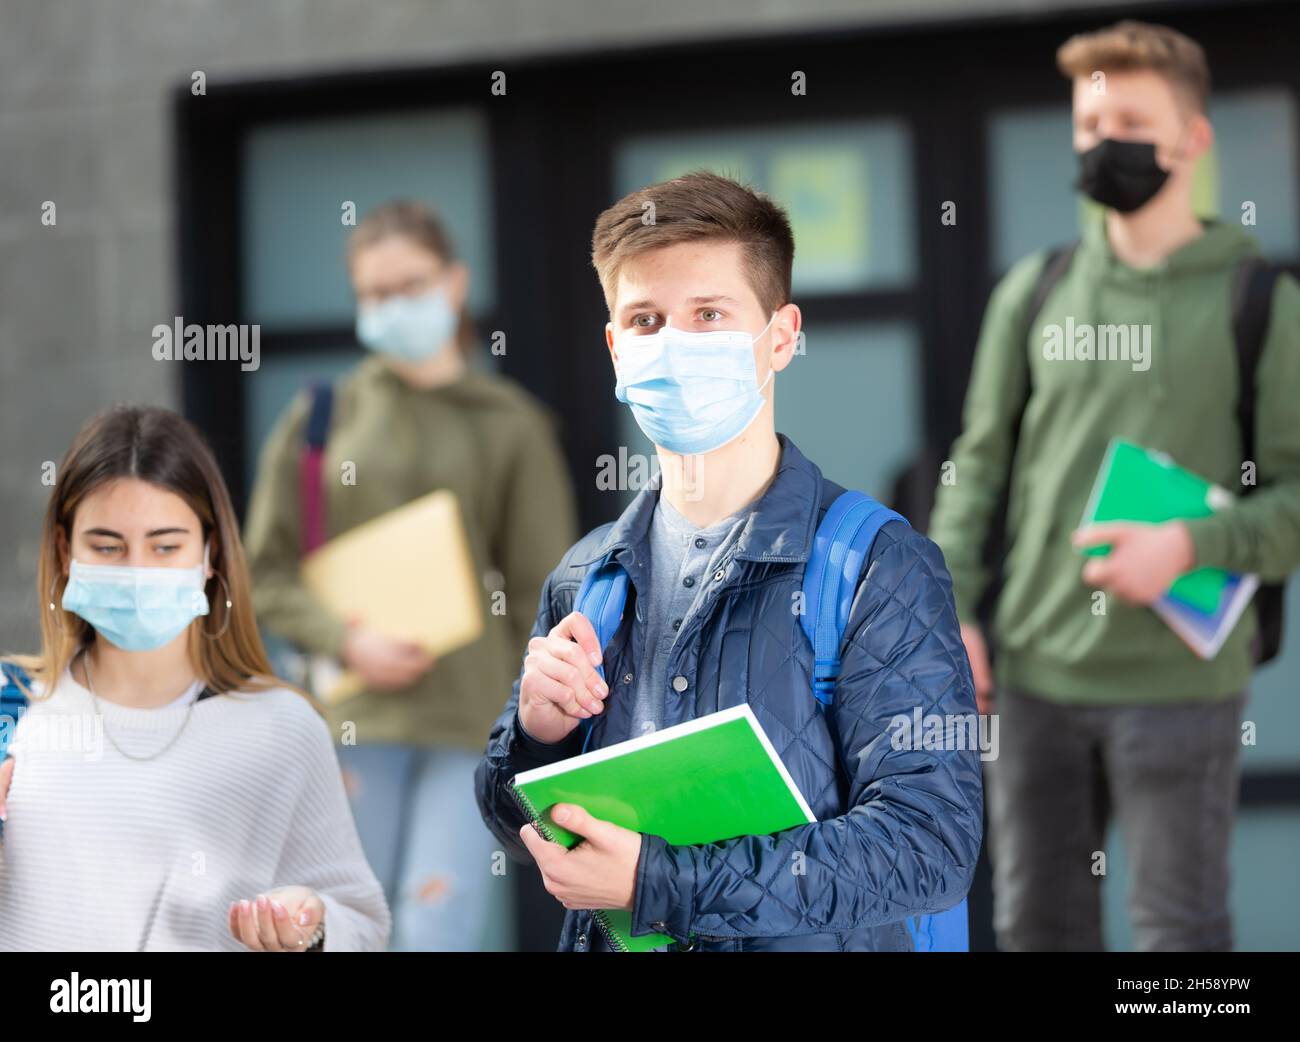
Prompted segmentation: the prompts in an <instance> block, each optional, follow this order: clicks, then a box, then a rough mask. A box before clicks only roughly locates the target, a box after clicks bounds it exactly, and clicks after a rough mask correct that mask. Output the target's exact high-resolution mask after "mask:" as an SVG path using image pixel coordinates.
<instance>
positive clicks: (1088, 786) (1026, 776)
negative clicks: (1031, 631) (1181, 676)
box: [985, 690, 1246, 951]
mask: <svg viewBox="0 0 1300 1042" xmlns="http://www.w3.org/2000/svg"><path fill="white" fill-rule="evenodd" d="M1245 704H1246V695H1245V694H1239V695H1236V696H1234V697H1232V698H1228V699H1225V700H1221V701H1205V702H1179V703H1175V704H1169V705H1124V706H1092V705H1089V706H1079V705H1061V704H1059V703H1055V702H1051V701H1048V700H1046V699H1043V698H1038V697H1035V696H1034V695H1032V694H1030V693H1028V692H1017V691H1007V690H1000V691H999V692H998V693H997V697H996V701H995V703H994V711H995V712H997V713H998V716H999V720H998V725H999V752H998V757H997V759H996V760H991V761H989V762H988V763H987V764H986V765H985V772H986V793H987V796H988V808H989V834H990V836H989V838H990V847H989V856H990V859H991V861H992V863H993V898H994V899H993V909H994V916H993V918H994V928H995V930H996V932H997V941H998V947H999V949H1001V950H1003V951H1100V950H1103V944H1102V935H1101V882H1102V875H1101V874H1100V873H1099V872H1098V871H1097V867H1098V866H1099V865H1101V864H1102V863H1103V862H1102V861H1101V859H1099V858H1098V857H1097V855H1098V854H1099V853H1102V852H1104V849H1105V837H1106V828H1107V824H1108V822H1109V819H1110V815H1111V811H1112V809H1113V810H1114V811H1115V813H1116V816H1117V818H1118V820H1119V824H1120V827H1121V829H1122V830H1123V836H1124V848H1125V851H1126V852H1127V854H1128V860H1129V866H1130V879H1129V890H1128V909H1129V916H1130V920H1131V923H1132V928H1133V935H1134V941H1135V947H1136V948H1137V949H1138V950H1139V951H1230V950H1231V949H1232V921H1231V916H1230V914H1229V911H1228V881H1229V868H1228V858H1229V847H1230V843H1231V838H1232V825H1233V821H1234V819H1235V815H1236V807H1237V792H1238V784H1239V774H1238V763H1239V759H1240V753H1241V721H1242V713H1243V710H1244V707H1245Z"/></svg>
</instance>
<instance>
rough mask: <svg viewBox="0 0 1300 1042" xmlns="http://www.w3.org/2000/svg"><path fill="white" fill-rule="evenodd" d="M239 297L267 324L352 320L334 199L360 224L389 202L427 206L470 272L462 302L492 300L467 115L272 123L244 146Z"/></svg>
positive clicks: (483, 200)
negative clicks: (404, 200)
mask: <svg viewBox="0 0 1300 1042" xmlns="http://www.w3.org/2000/svg"><path fill="white" fill-rule="evenodd" d="M244 172H245V177H244V212H243V253H244V263H243V274H244V285H243V292H244V301H245V305H246V311H247V314H248V317H249V321H252V322H259V323H261V324H262V325H263V326H265V327H266V328H268V329H284V328H290V327H295V326H298V327H301V326H322V325H332V324H337V325H350V324H351V322H352V316H353V307H354V302H353V298H352V291H351V288H350V287H349V285H348V278H347V270H346V266H345V260H344V257H345V247H346V243H347V236H348V232H349V231H351V228H350V227H349V226H345V225H344V224H343V210H342V207H343V204H344V203H345V202H352V203H355V204H356V216H357V219H358V220H359V219H360V218H361V217H363V216H365V214H366V212H367V211H368V210H370V209H372V208H373V207H375V206H377V205H378V204H380V203H383V202H387V201H388V200H390V199H396V198H409V199H415V200H417V201H419V202H424V203H428V204H430V205H432V206H433V207H434V208H435V209H436V210H438V212H439V213H440V214H441V215H442V217H443V219H444V220H445V221H446V223H447V226H448V228H449V230H450V232H451V235H452V239H453V241H454V243H455V245H456V249H457V251H458V252H459V253H460V255H461V256H462V258H463V259H464V260H465V262H466V263H467V264H468V266H469V269H470V274H471V279H470V298H469V306H470V308H471V310H474V311H482V310H483V309H484V308H487V307H490V306H491V305H492V302H493V299H494V295H495V292H494V284H493V279H494V269H493V250H492V220H491V214H490V209H489V203H490V200H489V197H488V185H489V182H490V178H489V176H488V155H487V133H486V130H485V127H484V122H483V119H482V117H481V116H480V115H479V114H478V113H476V112H472V111H454V112H436V113H418V114H413V115H406V114H403V115H390V116H383V117H370V118H366V119H344V120H321V121H313V122H309V123H293V124H289V123H277V124H272V125H269V126H264V127H258V128H256V129H255V130H254V131H253V132H252V133H251V134H250V135H249V137H248V140H247V142H246V144H245V159H244Z"/></svg>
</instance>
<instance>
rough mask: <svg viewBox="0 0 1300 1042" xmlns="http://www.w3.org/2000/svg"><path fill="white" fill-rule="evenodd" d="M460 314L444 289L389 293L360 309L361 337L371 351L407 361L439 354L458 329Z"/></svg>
mask: <svg viewBox="0 0 1300 1042" xmlns="http://www.w3.org/2000/svg"><path fill="white" fill-rule="evenodd" d="M456 323H457V315H456V311H455V309H454V308H453V307H452V306H451V301H450V300H449V299H448V297H447V294H446V292H445V291H444V290H442V289H434V290H430V291H429V292H428V293H422V294H420V295H419V296H416V297H401V296H395V297H389V298H388V299H387V300H384V301H382V302H381V303H379V304H370V305H366V306H365V307H362V308H360V309H358V311H357V339H358V340H359V341H361V343H362V345H363V346H364V347H366V348H368V349H369V350H371V351H375V352H378V353H379V354H383V355H388V356H390V357H392V358H397V359H400V360H402V361H404V362H423V361H424V360H425V359H427V358H432V357H433V356H434V355H436V354H438V352H440V351H441V350H442V349H443V347H444V346H446V344H447V343H448V342H449V341H450V340H451V337H452V334H453V333H455V332H456Z"/></svg>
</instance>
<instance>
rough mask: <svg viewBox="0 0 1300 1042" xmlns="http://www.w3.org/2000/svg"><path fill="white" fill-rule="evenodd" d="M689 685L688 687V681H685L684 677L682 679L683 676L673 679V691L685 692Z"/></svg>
mask: <svg viewBox="0 0 1300 1042" xmlns="http://www.w3.org/2000/svg"><path fill="white" fill-rule="evenodd" d="M689 685H690V681H689V680H687V679H686V678H685V677H683V676H676V677H673V690H674V691H685V690H686V688H687V687H688V686H689Z"/></svg>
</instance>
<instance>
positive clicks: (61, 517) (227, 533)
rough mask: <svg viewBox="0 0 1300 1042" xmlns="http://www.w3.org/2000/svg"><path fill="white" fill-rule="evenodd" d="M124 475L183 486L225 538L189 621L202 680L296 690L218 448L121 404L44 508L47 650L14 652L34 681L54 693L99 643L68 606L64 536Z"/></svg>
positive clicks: (95, 427) (207, 524)
mask: <svg viewBox="0 0 1300 1042" xmlns="http://www.w3.org/2000/svg"><path fill="white" fill-rule="evenodd" d="M120 478H135V479H137V480H140V481H147V482H149V484H151V485H156V486H157V487H158V488H162V489H166V490H167V491H168V492H174V493H175V494H176V495H178V496H180V497H181V498H182V499H183V500H185V502H186V503H187V504H188V505H189V507H190V509H191V510H193V511H194V513H195V514H197V515H198V518H199V520H200V521H201V522H202V528H203V539H204V542H205V544H206V543H207V542H208V541H209V540H211V539H212V536H213V534H214V533H215V535H216V539H215V545H214V546H213V547H212V551H213V552H212V556H211V559H210V564H211V565H212V578H211V579H209V580H208V582H207V585H206V587H205V592H206V593H207V597H208V604H209V606H210V611H209V613H208V614H207V615H200V616H199V617H198V618H196V619H195V620H194V622H192V623H191V624H190V628H189V637H188V646H189V653H190V661H191V663H193V666H194V671H195V673H196V674H197V675H198V676H199V678H200V679H201V680H202V681H203V683H204V684H206V685H207V686H208V688H209V689H211V690H212V691H213V692H214V693H216V694H224V693H225V692H227V691H265V690H267V689H269V688H272V687H288V688H290V689H291V690H297V689H296V688H294V687H293V686H292V685H290V684H286V683H284V682H283V681H281V680H278V679H277V678H276V677H275V675H274V674H273V673H272V670H271V663H270V660H269V659H268V658H267V654H266V648H265V646H264V645H263V644H262V638H261V635H260V634H259V633H258V630H257V621H256V618H255V616H254V613H253V602H252V597H251V595H250V585H251V584H250V580H249V575H248V565H247V563H246V562H245V560H244V550H243V546H242V545H241V544H240V541H239V525H238V523H237V522H236V520H235V511H234V509H233V508H232V507H231V505H230V494H229V493H228V492H227V491H226V483H225V481H224V480H223V479H222V477H221V471H220V469H219V468H218V467H217V461H216V459H215V458H214V457H213V455H212V450H211V449H210V448H208V445H207V442H206V441H205V440H204V439H203V436H202V435H201V434H200V433H199V432H198V431H197V430H196V429H195V428H194V426H193V425H192V424H190V423H189V422H188V421H187V420H185V419H184V418H182V417H181V416H178V415H177V414H176V413H174V412H171V411H169V410H167V409H158V408H148V407H142V406H134V405H119V406H116V407H114V408H112V409H109V410H107V411H105V412H102V413H100V414H99V415H98V416H96V417H94V418H93V419H92V420H90V422H89V423H87V424H86V425H85V426H84V427H82V429H81V431H80V432H79V433H78V434H77V436H76V438H75V439H74V440H73V442H72V446H71V447H70V448H69V449H68V451H67V453H66V454H65V455H64V457H63V460H62V462H60V464H59V467H58V470H57V471H56V472H55V485H54V490H53V492H52V493H51V494H50V501H49V505H48V506H47V507H46V509H45V522H44V526H43V529H42V532H41V552H40V563H39V565H38V567H37V569H36V587H37V603H38V604H40V605H41V652H40V654H39V655H8V656H5V658H6V659H7V660H8V661H10V662H13V663H15V664H16V665H18V666H20V667H22V668H23V669H24V670H25V671H26V672H27V674H28V675H29V677H30V678H31V679H32V680H40V681H42V682H43V683H44V686H45V691H46V693H47V694H48V693H49V692H51V691H53V689H54V686H55V684H57V683H58V680H59V678H60V677H61V676H62V675H63V671H64V670H65V669H66V668H67V667H68V664H69V663H70V662H71V661H72V659H73V657H74V656H75V655H76V654H77V652H78V651H79V650H81V648H82V647H84V646H86V645H87V644H88V643H89V642H90V641H92V640H94V639H95V630H94V628H93V627H92V626H91V625H90V624H89V623H88V622H86V621H85V620H84V619H82V618H81V616H79V615H76V614H74V613H72V612H68V611H64V610H63V609H62V598H63V588H64V586H65V585H66V583H67V579H66V577H65V575H64V574H63V561H62V559H61V557H60V549H59V535H60V533H62V534H63V537H64V539H65V543H64V545H69V544H70V543H71V540H72V522H73V518H74V517H75V515H76V511H77V506H78V504H80V503H81V502H82V500H84V499H85V498H86V496H88V495H89V494H90V493H91V492H93V491H95V490H96V489H97V488H99V487H100V486H101V485H104V484H105V483H107V482H110V481H116V480H118V479H120ZM227 601H229V603H230V607H229V608H227V606H226V603H227ZM299 693H300V694H305V693H304V692H299ZM308 700H309V701H313V704H315V703H314V700H312V699H310V697H308ZM316 708H317V709H318V710H319V708H320V707H319V706H317V707H316Z"/></svg>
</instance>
